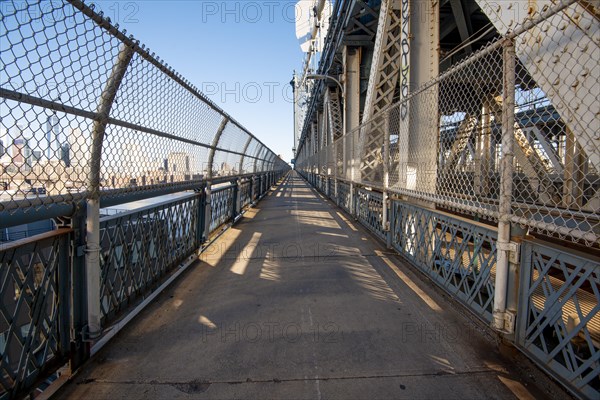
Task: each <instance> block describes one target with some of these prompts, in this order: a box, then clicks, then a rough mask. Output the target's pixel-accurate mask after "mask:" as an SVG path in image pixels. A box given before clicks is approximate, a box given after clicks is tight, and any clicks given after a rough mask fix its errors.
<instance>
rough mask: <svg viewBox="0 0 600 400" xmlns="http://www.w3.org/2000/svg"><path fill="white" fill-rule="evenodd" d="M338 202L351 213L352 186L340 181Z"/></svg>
mask: <svg viewBox="0 0 600 400" xmlns="http://www.w3.org/2000/svg"><path fill="white" fill-rule="evenodd" d="M337 194H338V195H337V202H338V205H339V206H340V207H342V208H343V209H344V210H346V211H348V212H350V185H349V184H347V183H346V182H341V181H338V193H337Z"/></svg>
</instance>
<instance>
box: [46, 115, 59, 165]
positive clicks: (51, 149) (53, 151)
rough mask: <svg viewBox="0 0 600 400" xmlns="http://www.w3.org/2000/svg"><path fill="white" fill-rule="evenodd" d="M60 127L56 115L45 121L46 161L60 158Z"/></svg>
mask: <svg viewBox="0 0 600 400" xmlns="http://www.w3.org/2000/svg"><path fill="white" fill-rule="evenodd" d="M59 134H60V125H59V120H58V117H57V116H56V115H51V116H49V117H48V120H47V121H46V141H47V142H48V143H47V145H48V147H47V148H46V158H48V160H51V159H57V158H60V142H59V140H60V139H59V137H58V136H59Z"/></svg>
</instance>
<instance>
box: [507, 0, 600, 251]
mask: <svg viewBox="0 0 600 400" xmlns="http://www.w3.org/2000/svg"><path fill="white" fill-rule="evenodd" d="M543 12H544V10H538V11H537V12H535V13H534V14H533V15H532V18H533V19H535V18H536V17H537V16H538V15H540V14H542V13H543ZM597 12H598V8H596V14H595V15H594V13H593V8H590V7H588V8H586V7H585V6H584V5H583V4H579V3H575V4H572V5H570V6H569V7H567V8H565V9H564V10H562V11H560V12H558V13H555V14H553V15H551V16H549V17H548V18H547V19H546V20H544V21H542V22H540V23H539V24H537V25H534V26H533V27H532V28H531V29H528V30H524V31H523V32H522V33H520V34H518V35H516V37H515V39H514V42H515V52H516V56H517V68H516V82H515V83H516V88H517V91H516V95H515V126H514V130H515V142H514V146H513V147H514V149H513V150H514V154H515V164H516V169H515V172H514V176H513V181H514V189H513V214H512V216H511V217H512V220H513V221H514V222H518V223H521V224H522V225H523V226H526V227H528V228H529V229H530V230H531V231H533V232H537V233H540V234H542V235H548V236H555V237H559V238H561V239H568V238H573V239H574V240H577V241H579V242H581V243H584V244H586V245H588V246H591V245H594V246H596V247H598V246H600V242H599V239H598V238H599V237H600V176H599V172H600V136H599V135H600V102H598V93H600V68H599V67H598V65H599V64H598V63H599V61H600V24H598V20H597V15H598V14H597Z"/></svg>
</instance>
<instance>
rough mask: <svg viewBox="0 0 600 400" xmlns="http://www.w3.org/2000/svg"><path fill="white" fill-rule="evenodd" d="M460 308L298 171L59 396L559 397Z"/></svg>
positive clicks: (73, 397)
mask: <svg viewBox="0 0 600 400" xmlns="http://www.w3.org/2000/svg"><path fill="white" fill-rule="evenodd" d="M459 311H460V307H458V306H457V305H456V304H455V303H453V302H451V301H449V300H448V299H447V298H445V296H443V295H442V294H441V292H439V290H437V289H434V288H433V286H432V284H431V283H428V282H426V281H425V280H424V278H421V277H420V275H418V274H417V273H415V272H414V270H413V269H412V268H410V267H408V266H406V265H405V264H403V262H402V261H401V259H399V258H397V257H396V256H394V255H393V254H392V252H390V251H389V250H386V249H385V247H384V246H382V245H380V243H379V242H377V241H375V240H374V239H373V237H372V236H371V235H370V234H369V233H368V232H367V231H366V230H365V229H363V228H362V227H361V226H359V225H358V223H356V222H355V221H353V220H351V218H350V217H349V216H348V215H347V214H344V213H343V212H341V211H340V210H339V209H337V208H335V207H334V206H333V205H332V204H331V203H330V202H328V201H326V200H325V199H323V198H322V196H321V195H319V194H318V193H316V192H315V191H314V190H313V189H311V188H310V187H309V186H308V185H307V184H306V183H305V182H304V181H303V180H302V179H301V178H300V177H299V176H298V175H295V173H293V172H292V173H290V175H289V176H288V177H287V178H286V180H285V181H284V183H283V184H282V185H280V186H279V187H278V188H277V189H276V190H274V191H273V193H272V194H271V195H270V196H268V197H267V198H265V199H264V200H263V201H262V202H261V203H260V204H259V206H258V208H255V209H252V210H250V211H249V212H248V213H246V215H245V217H244V218H243V219H242V220H241V221H240V223H238V224H237V225H236V226H235V227H233V228H232V229H230V230H228V231H227V232H226V233H225V234H224V235H223V236H222V237H221V238H220V239H218V241H217V242H216V243H215V244H214V245H213V246H212V247H211V248H210V249H209V250H208V251H207V252H206V253H205V254H204V255H203V257H202V261H201V262H198V263H197V264H196V265H194V266H193V267H192V268H191V269H190V270H188V271H187V272H186V273H185V274H184V275H183V276H182V277H180V278H179V279H178V280H177V281H176V282H175V283H174V284H173V285H172V286H171V287H170V288H169V289H168V290H167V291H165V292H164V293H163V294H161V295H160V296H159V297H158V298H157V300H156V301H155V302H154V303H153V304H151V305H150V306H149V307H148V308H147V309H146V310H144V311H143V312H142V313H141V314H140V315H139V316H138V317H137V318H136V319H135V320H134V321H133V322H132V323H131V324H130V325H129V326H128V327H127V328H126V329H124V330H123V331H122V332H121V333H120V334H119V335H117V337H116V338H115V339H114V340H113V341H112V342H111V343H109V344H108V345H107V346H106V348H105V349H103V350H102V351H101V352H100V353H99V354H98V355H97V357H96V358H95V359H94V360H93V361H92V362H90V363H89V365H88V366H87V367H86V368H84V371H83V372H82V373H80V374H79V375H77V376H76V377H75V378H74V379H73V382H72V383H70V384H68V385H67V386H66V387H65V388H64V389H63V390H62V391H61V392H60V393H59V396H57V397H59V398H72V399H80V398H85V399H96V398H98V399H127V400H134V399H179V398H180V399H187V398H196V399H230V398H251V399H271V398H286V399H287V398H289V399H375V398H386V399H392V398H393V399H398V398H406V399H419V398H420V399H434V398H439V399H451V398H455V399H459V398H460V399H467V398H471V399H475V398H477V399H479V398H496V399H514V398H522V399H526V398H546V397H555V398H560V397H561V396H564V394H563V393H562V392H558V393H556V394H555V395H552V396H550V395H549V394H548V393H549V391H551V390H555V389H554V388H550V387H548V386H546V384H545V383H544V384H538V385H536V384H533V383H532V382H531V380H532V377H530V376H529V374H525V373H523V367H522V366H519V367H518V368H519V369H515V368H517V367H516V366H514V365H515V364H517V363H515V362H514V359H513V360H510V359H506V358H505V357H504V356H500V355H499V354H498V352H497V349H496V346H495V345H493V344H492V343H491V342H490V341H489V340H486V339H484V335H483V334H482V331H481V327H480V326H479V325H478V324H477V323H474V322H473V321H471V320H469V319H468V318H466V317H465V316H464V315H463V314H464V311H460V312H459ZM515 357H519V356H515ZM538 386H540V387H543V389H542V390H540V389H538V388H537V387H538Z"/></svg>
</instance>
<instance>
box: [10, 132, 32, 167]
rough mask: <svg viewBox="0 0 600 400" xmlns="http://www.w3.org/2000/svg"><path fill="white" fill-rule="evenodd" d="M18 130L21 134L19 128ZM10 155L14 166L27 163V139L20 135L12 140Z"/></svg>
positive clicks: (28, 150) (28, 149)
mask: <svg viewBox="0 0 600 400" xmlns="http://www.w3.org/2000/svg"><path fill="white" fill-rule="evenodd" d="M19 129H21V132H22V131H23V130H22V128H21V127H20V126H19ZM11 153H12V154H11V156H12V162H13V163H14V164H20V165H23V164H25V163H27V161H28V160H29V158H30V157H31V149H30V148H29V145H28V143H27V139H25V138H24V137H23V136H21V135H20V134H19V135H18V136H16V139H14V140H13V145H12V151H11Z"/></svg>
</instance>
